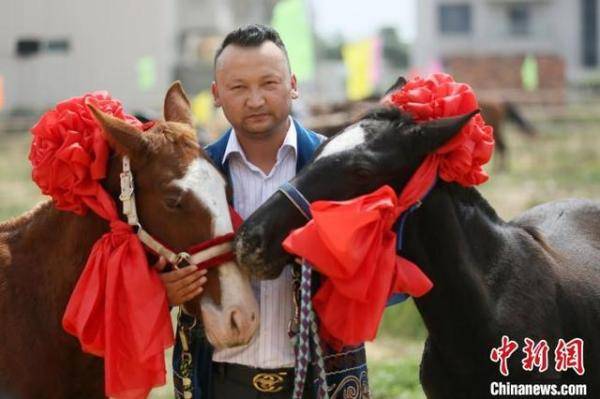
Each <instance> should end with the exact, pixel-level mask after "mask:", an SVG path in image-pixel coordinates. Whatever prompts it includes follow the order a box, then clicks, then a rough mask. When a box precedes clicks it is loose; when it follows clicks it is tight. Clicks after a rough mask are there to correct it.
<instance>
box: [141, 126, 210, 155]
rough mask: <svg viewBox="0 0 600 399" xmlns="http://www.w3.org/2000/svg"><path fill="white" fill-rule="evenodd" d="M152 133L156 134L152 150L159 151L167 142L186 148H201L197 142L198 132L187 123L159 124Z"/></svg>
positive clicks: (152, 141) (151, 141) (151, 144)
mask: <svg viewBox="0 0 600 399" xmlns="http://www.w3.org/2000/svg"><path fill="white" fill-rule="evenodd" d="M150 133H152V134H155V136H153V140H149V141H150V143H149V144H150V150H151V151H153V152H156V151H158V149H159V148H160V147H162V146H163V145H164V144H165V140H166V141H168V142H171V143H178V144H181V145H183V146H185V147H191V148H200V145H199V144H198V141H197V136H196V131H195V130H194V129H193V128H192V127H191V126H188V125H187V124H185V123H179V122H168V123H165V122H161V123H157V124H156V126H155V127H154V128H152V129H151V131H150Z"/></svg>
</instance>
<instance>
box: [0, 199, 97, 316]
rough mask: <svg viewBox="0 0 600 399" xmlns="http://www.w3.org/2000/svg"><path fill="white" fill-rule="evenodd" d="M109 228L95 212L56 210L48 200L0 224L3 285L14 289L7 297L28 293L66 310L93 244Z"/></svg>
mask: <svg viewBox="0 0 600 399" xmlns="http://www.w3.org/2000/svg"><path fill="white" fill-rule="evenodd" d="M107 230H108V224H107V222H106V221H104V220H102V219H101V218H99V217H98V216H96V215H95V214H93V212H91V211H90V212H88V214H87V215H86V216H78V215H75V214H73V213H71V212H64V211H59V210H57V209H56V208H55V207H54V205H53V203H52V201H47V202H44V203H42V204H40V205H38V206H37V207H35V208H34V209H32V210H31V211H29V212H27V213H26V214H24V215H23V216H21V217H19V218H17V219H13V220H11V221H8V222H5V223H3V224H0V241H1V242H3V245H4V246H5V249H7V250H8V260H9V262H8V264H6V265H4V267H3V269H4V270H3V271H2V274H4V275H5V277H6V279H7V282H8V284H7V287H6V289H7V290H15V291H18V292H15V293H14V294H15V295H14V296H13V295H8V298H18V297H19V296H22V295H23V293H26V294H27V295H30V296H39V298H40V300H43V301H51V304H52V302H53V301H56V302H55V303H54V305H56V306H57V307H59V308H62V309H64V306H65V305H66V301H67V299H68V297H69V295H70V293H71V291H72V290H73V287H74V284H75V282H76V280H77V278H78V277H79V275H80V274H81V270H82V269H83V266H84V265H85V263H86V260H87V257H88V255H89V253H90V251H91V248H92V246H93V245H94V243H95V242H96V240H97V239H98V238H99V237H100V236H101V235H102V234H103V233H104V232H106V231H107ZM33 285H35V287H34V286H33ZM16 300H18V299H16ZM29 302H33V301H29ZM32 310H33V309H32Z"/></svg>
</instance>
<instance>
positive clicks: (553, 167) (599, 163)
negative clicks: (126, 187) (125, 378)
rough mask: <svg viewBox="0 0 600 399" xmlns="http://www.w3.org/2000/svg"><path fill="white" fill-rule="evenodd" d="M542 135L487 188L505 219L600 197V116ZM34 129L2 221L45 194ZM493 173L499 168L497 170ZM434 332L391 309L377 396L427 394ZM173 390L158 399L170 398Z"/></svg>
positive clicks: (375, 381)
mask: <svg viewBox="0 0 600 399" xmlns="http://www.w3.org/2000/svg"><path fill="white" fill-rule="evenodd" d="M538 128H539V130H540V131H541V136H540V137H539V138H537V139H535V140H527V139H524V138H522V137H520V136H518V135H516V134H515V132H513V131H509V144H510V149H511V159H510V169H509V171H507V172H503V173H496V172H492V176H491V179H490V181H489V182H488V183H486V184H485V185H484V186H482V187H481V191H482V192H483V194H484V196H485V197H486V198H487V199H488V200H489V202H490V203H491V204H492V206H493V207H495V208H496V210H497V211H498V213H499V214H500V216H502V217H503V218H505V219H510V218H512V217H514V216H515V215H517V214H518V213H519V212H521V211H523V210H525V209H527V208H528V207H531V206H533V205H537V204H539V203H542V202H545V201H550V200H553V199H559V198H567V197H587V198H594V199H600V121H586V122H585V123H581V122H580V123H573V122H562V121H560V120H559V121H556V120H555V121H552V122H546V123H539V124H538ZM29 142H30V138H29V135H28V134H25V133H24V134H0V220H4V219H7V218H9V217H12V216H15V215H18V214H20V213H21V212H23V211H25V210H26V209H29V208H30V207H31V206H32V205H34V204H35V203H37V202H38V201H40V200H41V199H42V198H43V197H42V196H41V195H40V194H39V190H38V189H37V187H36V186H35V185H34V184H33V183H32V182H31V180H30V173H31V172H30V167H29V164H28V161H27V152H28V147H29ZM489 170H493V168H492V167H490V168H489ZM425 336H426V332H425V330H424V328H423V325H422V323H421V321H420V318H419V316H418V314H417V312H416V310H415V307H414V305H413V304H412V301H407V302H406V303H404V304H402V305H399V306H395V307H393V308H391V309H388V310H387V311H386V314H385V316H384V320H383V324H382V326H381V329H380V337H379V338H378V339H377V341H376V342H375V343H370V344H369V345H368V355H369V370H370V380H371V387H372V391H373V394H374V398H375V399H399V398H407V399H418V398H423V397H424V396H423V393H422V391H421V388H420V385H419V382H418V368H419V362H420V356H421V351H422V346H423V339H424V337H425ZM170 389H171V388H170V387H165V388H163V389H160V390H156V391H155V392H154V393H153V395H152V397H153V398H154V399H158V398H169V397H171V390H170Z"/></svg>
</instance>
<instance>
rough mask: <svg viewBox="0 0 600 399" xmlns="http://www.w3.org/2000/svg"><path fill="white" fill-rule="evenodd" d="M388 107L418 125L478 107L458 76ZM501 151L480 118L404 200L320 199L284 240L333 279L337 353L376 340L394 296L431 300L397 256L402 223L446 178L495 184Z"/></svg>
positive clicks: (327, 293) (420, 276)
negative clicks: (489, 169)
mask: <svg viewBox="0 0 600 399" xmlns="http://www.w3.org/2000/svg"><path fill="white" fill-rule="evenodd" d="M382 103H383V104H384V105H386V106H392V107H397V108H400V109H401V110H403V111H404V112H406V113H408V114H410V115H411V116H412V118H413V120H414V121H415V122H429V121H432V120H436V119H440V118H448V117H459V116H465V115H466V116H465V117H469V116H470V115H471V114H473V113H475V112H477V110H478V103H477V99H476V97H475V94H474V92H473V90H472V89H471V87H470V86H469V85H467V84H464V83H457V82H455V81H454V79H452V77H451V76H450V75H446V74H435V75H432V76H430V77H429V78H427V79H421V78H415V79H413V80H411V81H409V82H407V83H406V84H405V85H403V86H402V87H401V88H399V89H397V90H395V91H393V92H391V93H389V94H388V95H386V96H385V97H384V98H383V100H382ZM493 148H494V138H493V131H492V128H491V127H490V126H487V125H486V124H485V122H484V121H483V118H482V117H481V116H480V115H478V114H477V115H475V116H473V117H471V118H470V119H469V121H468V122H467V123H466V124H465V125H464V126H463V128H462V129H461V131H460V132H459V133H458V134H456V135H455V136H454V137H453V138H452V139H450V140H449V141H448V142H446V143H445V144H444V145H442V146H441V147H439V148H438V149H437V150H435V152H433V153H430V154H429V155H427V156H426V157H425V159H424V161H423V162H422V163H421V165H420V166H419V167H418V168H417V170H416V171H415V172H414V174H413V175H412V177H411V178H410V179H409V181H408V183H407V184H406V186H405V187H404V188H403V189H402V192H401V193H400V194H399V195H398V194H397V193H395V192H394V190H393V189H392V188H390V187H389V186H383V187H380V188H379V189H377V190H375V191H374V192H372V193H369V194H366V195H362V196H360V197H358V198H354V199H351V200H348V201H315V202H314V203H313V204H311V206H310V211H311V213H312V215H313V218H312V219H311V220H310V221H309V222H308V223H307V224H306V225H305V226H304V227H302V228H299V229H297V230H294V231H293V232H292V233H290V235H289V236H288V237H287V238H286V239H285V240H284V242H283V246H284V248H285V249H286V250H287V251H288V252H290V253H293V254H295V255H296V256H298V257H301V258H304V259H306V260H308V261H309V262H310V263H311V264H312V265H313V266H314V268H315V269H316V270H318V271H319V272H320V273H321V274H322V275H324V276H326V279H325V281H324V282H323V283H322V284H321V287H320V288H319V290H318V292H317V293H316V294H315V295H314V297H313V306H314V309H315V311H316V313H317V315H318V317H319V321H320V331H321V335H322V336H323V338H324V339H326V340H327V341H328V342H329V343H330V344H331V345H333V346H334V347H337V348H339V347H341V346H346V345H357V344H360V343H362V342H364V341H367V340H372V339H374V338H375V336H376V333H377V329H378V326H379V323H380V321H381V317H382V315H383V311H384V307H385V304H386V301H387V299H388V298H389V296H390V294H392V293H408V294H410V295H412V296H414V297H420V296H422V295H425V294H427V292H429V290H431V288H432V287H433V284H432V282H431V281H430V280H429V279H428V278H427V276H426V275H425V274H424V273H423V272H422V271H421V270H420V268H419V267H418V266H417V265H415V264H414V263H412V262H410V261H409V260H407V259H405V258H403V257H402V256H400V255H398V254H396V247H397V245H396V244H397V239H398V237H396V235H395V234H394V233H393V232H392V226H393V224H394V222H395V221H396V220H397V219H398V217H400V216H401V215H402V214H403V213H405V212H406V211H407V210H409V209H410V208H411V207H413V206H414V205H415V204H417V203H418V202H419V201H421V200H422V199H423V198H424V197H425V196H426V195H427V193H428V192H429V190H430V189H431V188H432V187H433V185H434V184H435V182H436V179H437V177H438V176H439V177H440V178H441V179H442V180H444V181H446V182H456V183H458V184H461V185H463V186H473V185H477V184H481V183H483V182H485V181H486V180H487V179H488V175H487V174H486V172H485V171H484V170H483V165H485V164H486V163H487V162H488V161H489V160H490V158H491V155H492V152H493Z"/></svg>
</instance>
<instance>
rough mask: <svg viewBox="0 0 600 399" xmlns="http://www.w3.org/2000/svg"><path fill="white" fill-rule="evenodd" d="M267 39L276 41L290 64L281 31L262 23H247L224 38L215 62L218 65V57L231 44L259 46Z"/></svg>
mask: <svg viewBox="0 0 600 399" xmlns="http://www.w3.org/2000/svg"><path fill="white" fill-rule="evenodd" d="M266 41H271V42H273V43H275V45H276V46H277V47H279V48H280V49H281V51H283V54H284V55H285V59H286V60H287V63H288V66H289V64H290V60H289V58H288V54H287V50H286V48H285V44H283V41H282V40H281V37H280V36H279V33H277V31H276V30H275V29H273V28H271V27H270V26H266V25H261V24H252V25H246V26H244V27H241V28H238V29H236V30H234V31H232V32H230V33H229V34H228V35H227V36H226V37H225V39H224V40H223V43H221V46H220V47H219V48H218V49H217V52H216V54H215V60H214V64H215V66H216V64H217V59H218V58H219V56H220V55H221V53H222V52H223V50H225V47H227V46H229V45H230V44H233V45H236V46H240V47H259V46H260V45H261V44H263V43H264V42H266Z"/></svg>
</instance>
